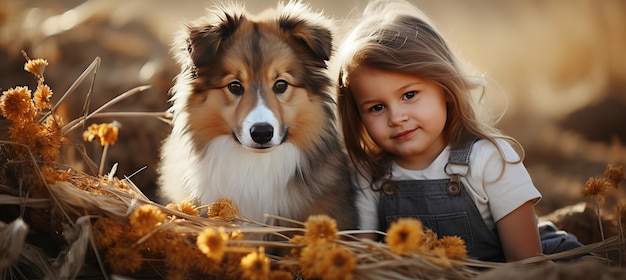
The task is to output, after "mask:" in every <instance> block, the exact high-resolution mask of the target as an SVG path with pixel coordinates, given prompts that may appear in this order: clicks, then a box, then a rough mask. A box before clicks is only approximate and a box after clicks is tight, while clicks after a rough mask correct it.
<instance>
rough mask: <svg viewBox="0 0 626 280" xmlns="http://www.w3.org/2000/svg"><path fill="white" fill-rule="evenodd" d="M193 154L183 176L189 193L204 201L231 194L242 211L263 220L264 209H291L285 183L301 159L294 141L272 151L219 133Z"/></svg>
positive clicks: (213, 200)
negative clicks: (256, 149)
mask: <svg viewBox="0 0 626 280" xmlns="http://www.w3.org/2000/svg"><path fill="white" fill-rule="evenodd" d="M193 157H194V158H193V159H191V160H189V165H188V166H187V168H186V169H185V170H184V174H183V178H182V179H183V181H184V183H183V184H184V186H185V189H186V191H187V192H188V195H189V196H194V197H197V198H199V199H200V200H201V203H202V204H210V203H213V202H215V201H216V200H217V199H219V198H230V199H232V201H233V202H234V203H235V204H236V206H237V207H239V209H240V211H241V214H242V215H244V216H246V217H247V218H250V219H253V220H255V221H264V218H263V215H264V214H265V213H271V214H274V215H276V214H278V213H280V212H283V211H286V210H288V209H287V208H288V207H289V206H288V204H289V198H288V196H287V192H288V191H287V189H286V186H287V184H288V183H289V180H290V179H291V177H292V176H294V174H296V170H297V169H298V163H299V162H300V152H299V151H298V149H297V148H296V147H295V146H294V145H292V144H289V143H283V145H280V146H278V147H277V148H276V149H275V150H273V151H271V152H268V153H256V152H253V151H250V150H247V149H246V148H244V147H243V146H241V145H240V144H239V143H236V142H235V141H233V139H232V137H230V136H220V137H217V138H215V139H214V140H213V141H211V143H210V144H209V145H208V147H207V149H206V151H205V152H204V154H202V155H195V156H193Z"/></svg>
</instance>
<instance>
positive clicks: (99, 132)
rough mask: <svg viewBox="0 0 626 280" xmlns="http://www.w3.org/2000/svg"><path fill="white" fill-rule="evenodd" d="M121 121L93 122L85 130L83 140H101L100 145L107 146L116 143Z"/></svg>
mask: <svg viewBox="0 0 626 280" xmlns="http://www.w3.org/2000/svg"><path fill="white" fill-rule="evenodd" d="M120 126H121V125H120V123H119V122H117V121H114V122H110V123H101V124H96V123H94V124H92V125H90V126H89V127H88V128H87V130H85V132H83V140H85V141H88V142H93V140H99V141H100V145H102V146H103V147H104V146H107V145H113V144H115V141H117V136H118V134H119V129H120Z"/></svg>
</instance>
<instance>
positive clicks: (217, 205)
mask: <svg viewBox="0 0 626 280" xmlns="http://www.w3.org/2000/svg"><path fill="white" fill-rule="evenodd" d="M238 215H239V209H238V208H237V207H236V206H235V205H233V201H232V200H231V199H230V198H220V199H218V200H217V201H215V202H214V203H212V204H211V206H209V218H218V219H221V220H223V221H226V222H232V221H234V220H236V219H237V216H238Z"/></svg>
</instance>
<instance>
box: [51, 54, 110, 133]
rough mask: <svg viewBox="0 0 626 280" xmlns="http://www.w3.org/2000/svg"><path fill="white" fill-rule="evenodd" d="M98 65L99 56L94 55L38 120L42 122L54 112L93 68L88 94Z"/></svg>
mask: <svg viewBox="0 0 626 280" xmlns="http://www.w3.org/2000/svg"><path fill="white" fill-rule="evenodd" d="M98 67H100V57H96V58H95V59H94V60H93V62H91V64H89V66H88V67H87V68H86V69H85V70H84V71H83V73H82V74H80V76H78V78H76V80H75V81H74V83H72V85H71V86H70V87H69V88H68V89H67V91H65V93H64V94H63V95H62V96H61V99H59V101H58V102H57V103H56V104H55V105H54V106H53V107H52V109H50V112H48V113H46V114H45V115H44V116H43V117H42V118H41V120H40V121H39V122H42V121H43V120H45V119H46V118H47V117H48V116H49V115H50V114H52V113H54V112H55V111H56V109H57V108H58V107H59V106H60V105H61V104H62V103H63V101H64V100H65V99H66V98H67V97H68V96H69V95H70V94H72V93H73V92H74V91H75V90H76V88H77V87H78V86H79V85H80V84H81V83H82V82H83V80H85V77H86V76H87V74H89V72H91V71H92V70H93V76H92V79H91V86H90V87H89V93H87V95H88V96H89V95H90V93H91V90H92V88H93V84H94V83H95V80H96V72H97V70H98ZM87 100H89V98H87Z"/></svg>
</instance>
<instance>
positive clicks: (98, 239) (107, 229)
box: [91, 217, 124, 249]
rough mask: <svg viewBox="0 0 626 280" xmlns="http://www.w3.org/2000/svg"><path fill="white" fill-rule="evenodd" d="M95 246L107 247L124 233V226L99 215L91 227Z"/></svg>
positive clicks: (99, 247)
mask: <svg viewBox="0 0 626 280" xmlns="http://www.w3.org/2000/svg"><path fill="white" fill-rule="evenodd" d="M91 232H92V234H93V237H94V240H95V243H96V247H97V248H98V249H103V248H108V247H109V246H111V245H113V244H114V243H115V242H116V241H117V240H118V238H119V237H120V236H121V235H122V233H124V226H122V225H121V224H119V223H118V222H116V221H115V220H113V219H111V218H106V217H101V218H99V219H98V220H97V221H96V222H94V224H93V226H92V227H91Z"/></svg>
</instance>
